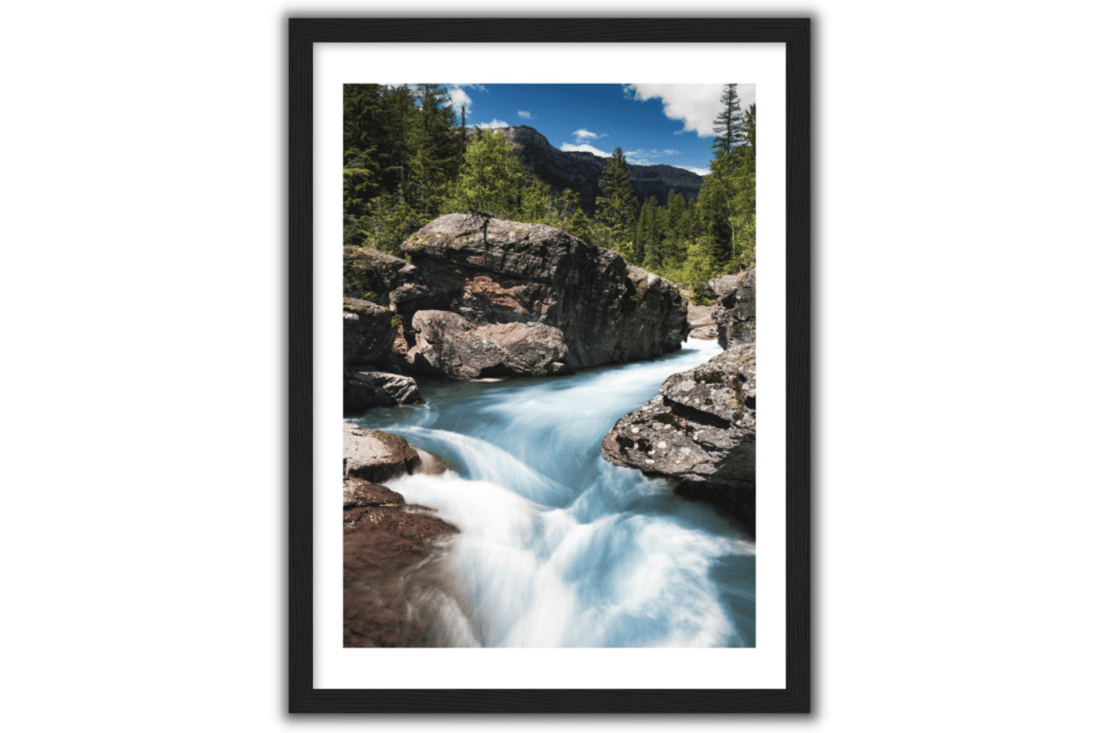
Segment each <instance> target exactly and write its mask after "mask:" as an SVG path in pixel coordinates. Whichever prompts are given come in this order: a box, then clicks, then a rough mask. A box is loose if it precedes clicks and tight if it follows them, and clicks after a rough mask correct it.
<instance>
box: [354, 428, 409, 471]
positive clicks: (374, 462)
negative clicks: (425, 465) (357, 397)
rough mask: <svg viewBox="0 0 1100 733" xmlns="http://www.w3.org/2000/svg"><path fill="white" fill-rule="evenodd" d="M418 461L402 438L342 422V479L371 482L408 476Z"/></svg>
mask: <svg viewBox="0 0 1100 733" xmlns="http://www.w3.org/2000/svg"><path fill="white" fill-rule="evenodd" d="M419 462H420V456H419V455H418V454H417V451H416V449H415V448H414V447H413V446H411V445H409V443H408V441H406V440H405V439H404V438H402V437H400V436H397V435H393V434H391V433H385V432H382V431H381V430H364V429H362V428H360V427H359V426H357V425H354V424H352V423H344V476H345V477H348V476H355V477H358V478H362V479H366V480H367V481H372V482H374V483H384V482H385V481H388V480H389V479H391V478H395V477H397V476H404V475H405V474H408V473H411V472H412V470H413V468H415V467H416V465H417V464H418V463H419Z"/></svg>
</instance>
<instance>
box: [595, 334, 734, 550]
mask: <svg viewBox="0 0 1100 733" xmlns="http://www.w3.org/2000/svg"><path fill="white" fill-rule="evenodd" d="M601 447H602V453H603V457H604V458H605V459H607V460H608V461H610V462H611V463H614V464H616V465H619V466H627V467H631V468H638V469H641V470H642V471H643V472H645V473H647V474H653V475H658V476H664V477H667V478H670V479H673V480H674V481H675V482H676V484H677V491H678V492H680V493H682V494H685V495H688V496H692V497H698V498H703V499H707V500H709V501H711V502H712V503H715V504H717V505H718V506H720V507H722V508H723V509H725V510H727V511H728V512H730V513H731V514H732V515H733V516H735V517H736V518H737V519H739V520H741V521H743V522H744V523H745V524H746V525H748V526H749V528H750V529H751V528H752V527H753V525H754V522H755V488H756V344H755V343H752V344H738V345H734V346H733V347H731V348H730V349H728V350H727V351H724V352H722V353H721V354H719V355H718V356H716V357H714V358H713V359H711V360H710V361H708V362H707V363H706V364H702V365H700V366H698V367H696V368H694V369H691V370H689V371H686V372H681V373H679V374H674V375H672V376H671V377H669V378H668V379H667V380H665V383H664V384H663V385H661V390H660V394H658V395H657V396H656V397H654V398H653V399H651V400H650V401H649V402H647V403H646V404H645V405H643V406H642V407H641V408H639V409H637V410H635V411H634V412H631V413H630V414H628V415H626V416H625V417H623V418H621V419H620V420H619V421H618V422H617V423H616V424H615V427H614V428H612V429H611V431H610V432H609V433H608V434H607V435H606V436H605V437H604V439H603V443H602V446H601Z"/></svg>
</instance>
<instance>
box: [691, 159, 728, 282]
mask: <svg viewBox="0 0 1100 733" xmlns="http://www.w3.org/2000/svg"><path fill="white" fill-rule="evenodd" d="M733 166H734V156H733V154H731V153H725V152H723V151H721V150H719V151H717V153H716V154H715V157H714V160H713V161H711V164H710V174H709V175H708V176H707V177H706V178H704V179H703V185H702V187H701V188H700V189H699V206H698V207H697V208H698V210H699V223H700V225H701V226H700V227H699V228H700V230H701V242H702V245H703V252H704V253H705V256H706V261H707V265H708V267H709V268H710V269H711V271H713V272H715V273H718V272H722V271H724V270H726V269H727V268H728V267H729V266H730V263H731V261H732V259H733V230H732V228H731V225H730V221H731V217H732V215H733V196H734V180H733Z"/></svg>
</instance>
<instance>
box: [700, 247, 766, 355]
mask: <svg viewBox="0 0 1100 733" xmlns="http://www.w3.org/2000/svg"><path fill="white" fill-rule="evenodd" d="M707 286H708V287H709V288H710V289H711V291H712V292H713V293H714V296H715V298H716V299H717V301H718V307H717V308H716V309H715V311H714V321H715V323H716V324H717V326H718V343H720V344H721V345H722V348H723V349H728V348H729V347H730V344H746V343H750V342H753V341H756V268H755V267H754V268H752V269H750V270H746V271H745V272H742V273H739V274H737V275H724V276H723V277H720V278H715V279H713V280H710V281H709V282H708V283H707Z"/></svg>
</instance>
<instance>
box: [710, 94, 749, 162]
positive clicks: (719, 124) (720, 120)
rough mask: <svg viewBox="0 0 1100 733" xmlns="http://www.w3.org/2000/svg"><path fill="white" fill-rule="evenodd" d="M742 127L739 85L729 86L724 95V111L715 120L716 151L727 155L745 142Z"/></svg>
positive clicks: (714, 146) (714, 145)
mask: <svg viewBox="0 0 1100 733" xmlns="http://www.w3.org/2000/svg"><path fill="white" fill-rule="evenodd" d="M742 125H743V120H742V115H741V100H740V99H739V98H738V96H737V85H736V84H727V85H726V89H725V91H724V92H723V93H722V111H721V112H719V113H718V117H716V118H715V120H714V132H715V137H714V144H713V146H712V147H713V148H714V150H716V151H721V152H723V153H726V154H730V153H732V152H733V150H734V148H736V147H737V146H738V145H740V144H741V143H742V141H743V138H742V135H741V128H742Z"/></svg>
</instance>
